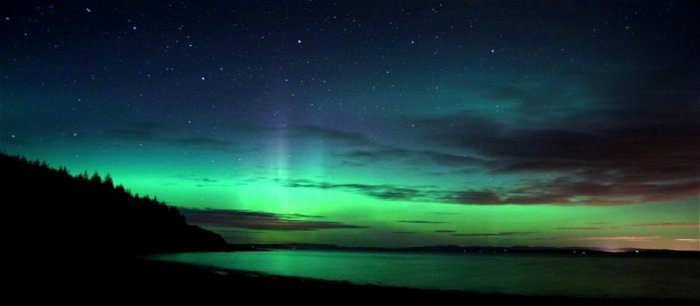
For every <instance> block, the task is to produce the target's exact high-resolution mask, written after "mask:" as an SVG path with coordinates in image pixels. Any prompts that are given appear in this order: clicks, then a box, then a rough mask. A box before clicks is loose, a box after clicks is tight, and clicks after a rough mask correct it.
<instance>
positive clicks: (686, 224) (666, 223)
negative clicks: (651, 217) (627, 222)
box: [633, 222, 700, 228]
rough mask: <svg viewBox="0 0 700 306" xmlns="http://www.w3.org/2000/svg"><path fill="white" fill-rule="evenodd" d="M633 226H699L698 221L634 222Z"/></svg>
mask: <svg viewBox="0 0 700 306" xmlns="http://www.w3.org/2000/svg"><path fill="white" fill-rule="evenodd" d="M633 226H641V227H687V228H700V223H671V222H664V223H645V224H634V225H633Z"/></svg>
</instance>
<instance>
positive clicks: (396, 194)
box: [280, 179, 427, 201]
mask: <svg viewBox="0 0 700 306" xmlns="http://www.w3.org/2000/svg"><path fill="white" fill-rule="evenodd" d="M280 183H281V184H283V185H284V186H286V187H292V188H318V189H340V190H345V191H351V192H357V193H361V194H364V195H367V196H370V197H374V198H378V199H385V200H406V201H418V200H420V199H427V198H426V195H425V194H424V192H422V191H421V190H418V189H416V188H411V187H402V186H392V185H369V184H354V183H350V184H338V183H329V182H314V181H310V180H304V179H298V180H287V181H281V182H280Z"/></svg>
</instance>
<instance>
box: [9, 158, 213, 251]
mask: <svg viewBox="0 0 700 306" xmlns="http://www.w3.org/2000/svg"><path fill="white" fill-rule="evenodd" d="M0 165H1V166H0V169H2V181H3V182H4V183H3V185H4V186H3V191H4V192H3V193H4V194H3V202H4V205H3V206H4V209H5V213H4V214H3V215H4V217H5V218H7V219H9V220H7V219H6V224H9V225H11V229H10V230H9V231H8V232H6V233H5V234H6V236H8V240H9V241H8V240H6V241H5V243H9V244H10V245H11V246H13V247H14V248H16V249H18V250H20V251H36V250H50V251H52V252H61V253H70V254H80V253H81V252H86V251H89V252H100V253H102V254H110V256H113V255H136V254H148V253H158V252H182V251H205V250H221V249H223V248H224V247H225V246H226V243H225V241H224V240H223V238H221V236H219V235H217V234H215V233H212V232H209V231H207V230H204V229H202V228H200V227H198V226H194V225H189V224H187V222H186V221H185V218H184V217H183V216H182V215H181V214H180V212H179V211H178V210H177V209H176V208H175V207H171V206H167V205H165V204H164V203H162V202H159V201H158V200H156V199H151V198H149V197H139V196H138V195H132V194H131V193H130V192H129V191H127V190H126V189H125V188H124V187H123V186H121V185H118V186H114V183H113V182H112V179H111V178H110V177H109V176H106V177H105V178H102V177H100V176H99V175H98V174H97V173H95V174H93V175H88V174H87V172H85V173H83V174H80V175H78V176H72V175H70V174H69V173H68V171H67V170H66V168H63V167H62V168H59V169H53V168H50V167H49V166H47V165H46V164H45V163H40V162H38V161H27V160H26V159H24V158H21V157H14V156H8V155H6V154H0Z"/></svg>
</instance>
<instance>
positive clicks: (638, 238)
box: [547, 236, 661, 242]
mask: <svg viewBox="0 0 700 306" xmlns="http://www.w3.org/2000/svg"><path fill="white" fill-rule="evenodd" d="M659 238H661V236H590V237H552V238H547V239H548V240H571V241H630V242H640V241H651V240H655V239H659Z"/></svg>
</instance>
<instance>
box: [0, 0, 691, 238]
mask: <svg viewBox="0 0 700 306" xmlns="http://www.w3.org/2000/svg"><path fill="white" fill-rule="evenodd" d="M66 2H67V3H66ZM698 13H700V10H698V4H696V3H695V2H694V1H624V2H623V1H442V2H440V1H357V2H350V1H338V2H331V1H274V2H273V1H207V2H206V3H204V2H201V1H8V2H3V3H2V4H0V18H2V19H1V20H0V39H1V40H0V42H1V45H2V48H1V49H0V50H1V51H0V77H1V80H0V81H1V83H0V102H1V103H2V104H1V106H2V112H1V113H0V134H1V138H0V140H1V142H0V149H2V150H3V151H5V152H8V153H13V154H21V155H25V156H27V157H29V158H38V159H43V160H47V161H49V162H50V163H52V164H55V165H66V166H68V167H69V168H70V169H71V170H72V171H75V172H80V171H82V170H84V169H88V170H91V171H100V172H109V173H111V174H112V175H113V176H114V177H115V180H117V181H118V182H122V183H124V184H126V185H127V186H128V187H130V188H132V189H133V190H135V191H138V192H141V193H149V194H154V195H157V196H159V197H160V198H163V199H166V200H168V201H169V202H170V203H172V204H174V205H177V206H180V207H185V208H189V209H199V210H196V211H190V212H189V214H190V217H191V218H194V220H195V222H199V223H200V224H204V225H207V226H209V227H210V228H214V229H216V230H218V231H220V232H225V233H229V232H230V231H233V234H228V235H227V237H228V238H229V239H230V240H237V241H292V240H293V241H301V242H331V243H336V242H338V243H346V244H356V245H367V244H377V245H381V244H386V243H388V241H391V243H395V244H403V245H409V244H421V243H431V242H440V243H474V244H476V243H479V244H482V243H487V244H489V243H490V244H499V245H505V244H509V243H514V242H518V243H526V244H548V243H549V244H559V243H562V244H571V239H574V241H577V242H582V241H585V242H590V243H592V244H596V245H600V244H606V243H610V244H612V245H613V246H629V245H634V246H638V245H640V243H641V246H647V247H669V248H696V247H697V245H698V240H697V238H698V237H697V215H698V192H699V190H700V176H699V173H700V131H699V126H700V125H699V122H698V118H700V110H699V106H698V101H699V97H700V95H699V92H698V88H700V60H698V56H697V54H698V49H699V48H698V45H699V43H698V42H699V40H698V37H700V27H699V23H698V21H697V19H698V18H697V16H698V15H699V14H698ZM207 208H208V209H211V210H210V211H207V210H202V209H207ZM552 209H553V211H550V210H552ZM601 209H603V210H604V211H607V213H601ZM222 211H228V212H229V213H228V215H227V216H228V217H227V218H225V219H226V220H228V221H222V219H221V214H222ZM523 211H526V212H528V213H530V214H532V215H533V217H532V219H521V218H520V217H519V216H520V215H521V214H522V213H523ZM662 212H663V213H662ZM432 213H443V214H437V215H432ZM613 215H615V216H616V217H614V218H612V217H611V218H608V217H605V218H603V217H602V216H613ZM314 216H315V217H323V218H325V219H323V221H319V220H316V219H314V218H312V217H314ZM439 216H440V217H439ZM431 218H432V219H431ZM436 218H437V219H438V221H435V220H433V219H436ZM601 218H602V219H605V220H600V219H601ZM476 219H478V220H480V221H478V222H477V221H475V220H476ZM251 220H252V221H251ZM270 220H276V221H275V222H278V223H274V222H273V223H270ZM398 220H403V221H406V220H408V221H429V222H427V223H420V222H418V223H411V222H408V223H407V222H397V221H398ZM431 220H432V221H431ZM251 222H252V223H251ZM430 222H438V223H430ZM596 222H604V223H606V224H610V225H609V226H607V227H605V226H602V227H601V226H593V227H598V228H599V232H596V231H595V230H593V231H591V230H588V231H586V230H583V231H579V232H576V231H574V232H572V231H571V230H568V231H567V230H565V231H564V232H561V230H557V228H564V227H565V225H570V224H572V223H573V224H574V225H577V226H574V227H578V228H581V229H585V228H591V226H590V224H589V223H591V224H595V223H596ZM251 224H254V225H251ZM416 224H423V225H425V224H428V225H430V224H432V225H431V226H423V227H425V228H422V227H421V226H417V225H416ZM438 224H449V226H448V225H444V226H448V227H450V228H447V229H445V228H442V227H440V226H438ZM587 224H589V225H587ZM635 224H647V225H648V224H679V225H677V226H674V225H671V226H635ZM689 224H691V225H689ZM692 224H695V225H692ZM441 226H442V225H441ZM407 227H408V228H407ZM613 227H614V228H616V229H619V228H626V229H625V230H624V231H612V230H611V228H613ZM295 229H304V230H303V231H298V230H296V231H295ZM367 231H371V233H372V234H376V235H374V236H375V237H382V238H381V239H379V238H377V239H369V238H366V237H367V236H368V235H367ZM450 231H452V232H450ZM664 231H669V232H664ZM408 232H410V233H412V234H411V235H405V234H401V235H400V236H401V237H402V238H400V239H398V238H396V237H394V236H392V235H393V234H392V233H408ZM499 232H505V233H523V234H522V235H518V234H512V235H500V236H499V235H495V234H494V233H499ZM302 233H304V234H302ZM446 233H450V234H446ZM481 234H483V235H481ZM491 234H494V235H491ZM363 237H364V238H363ZM405 237H409V238H405ZM464 237H469V238H468V239H472V240H474V239H476V240H474V241H472V240H469V241H463V240H464V239H467V238H464ZM562 237H563V238H562ZM620 237H622V238H620ZM625 237H626V238H629V239H623V238H625ZM630 237H631V238H630ZM583 238H590V239H583ZM617 238H620V239H617ZM397 239H398V240H397ZM479 239H481V240H479ZM561 239H564V240H563V242H562V240H561ZM566 239H569V240H566ZM575 239H579V240H575ZM679 239H681V240H679ZM683 239H685V240H683ZM687 239H690V240H687Z"/></svg>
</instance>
